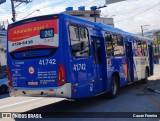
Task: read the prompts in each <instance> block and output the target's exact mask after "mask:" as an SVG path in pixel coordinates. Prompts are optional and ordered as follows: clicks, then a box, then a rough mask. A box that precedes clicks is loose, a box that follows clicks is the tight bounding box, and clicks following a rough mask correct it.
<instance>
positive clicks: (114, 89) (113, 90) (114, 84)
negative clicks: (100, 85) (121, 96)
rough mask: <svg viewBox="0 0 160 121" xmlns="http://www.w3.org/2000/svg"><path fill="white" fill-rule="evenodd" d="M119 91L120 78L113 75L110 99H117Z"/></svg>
mask: <svg viewBox="0 0 160 121" xmlns="http://www.w3.org/2000/svg"><path fill="white" fill-rule="evenodd" d="M118 91H119V85H118V77H117V76H115V75H113V76H112V80H111V91H110V92H109V97H110V98H115V97H116V96H117V94H118Z"/></svg>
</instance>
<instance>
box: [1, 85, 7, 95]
mask: <svg viewBox="0 0 160 121" xmlns="http://www.w3.org/2000/svg"><path fill="white" fill-rule="evenodd" d="M6 93H8V86H7V85H2V86H0V94H6Z"/></svg>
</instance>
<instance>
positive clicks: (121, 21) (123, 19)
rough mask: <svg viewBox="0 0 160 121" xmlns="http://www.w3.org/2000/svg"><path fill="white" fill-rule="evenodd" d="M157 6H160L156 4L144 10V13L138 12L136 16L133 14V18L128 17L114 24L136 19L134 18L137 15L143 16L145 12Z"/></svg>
mask: <svg viewBox="0 0 160 121" xmlns="http://www.w3.org/2000/svg"><path fill="white" fill-rule="evenodd" d="M159 5H160V3H157V4H156V5H154V6H151V7H150V8H147V9H145V10H144V11H142V12H140V13H137V14H135V15H133V16H130V17H128V18H125V19H122V20H119V21H117V22H115V23H119V22H122V21H126V20H128V19H131V18H134V17H136V16H138V15H141V14H143V13H145V12H147V11H149V10H151V9H152V8H155V7H157V6H159Z"/></svg>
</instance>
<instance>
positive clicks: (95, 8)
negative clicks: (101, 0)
mask: <svg viewBox="0 0 160 121" xmlns="http://www.w3.org/2000/svg"><path fill="white" fill-rule="evenodd" d="M105 7H107V6H106V5H104V6H100V7H96V6H95V7H94V22H96V10H97V9H101V8H105Z"/></svg>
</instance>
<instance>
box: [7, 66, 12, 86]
mask: <svg viewBox="0 0 160 121" xmlns="http://www.w3.org/2000/svg"><path fill="white" fill-rule="evenodd" d="M8 85H9V86H12V77H11V70H10V68H9V67H8Z"/></svg>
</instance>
